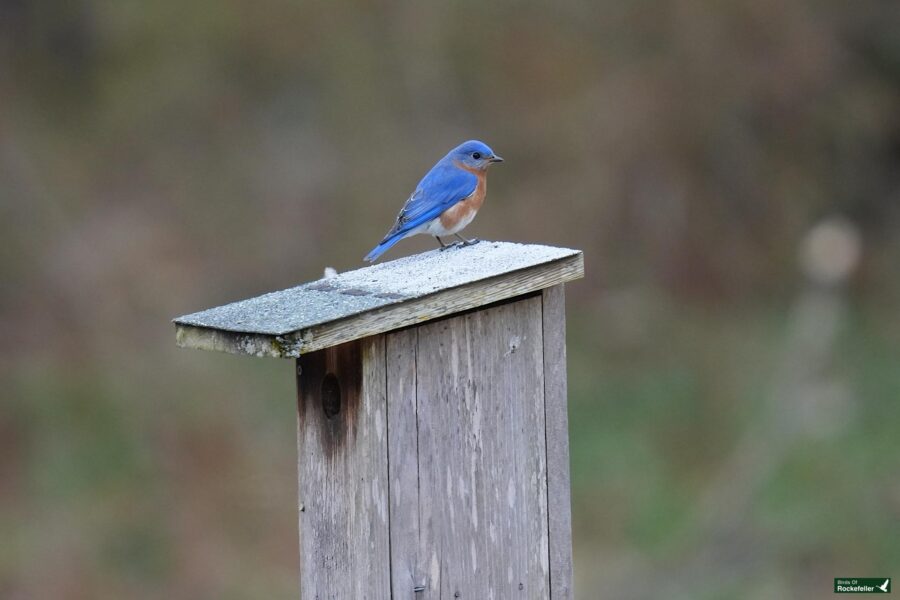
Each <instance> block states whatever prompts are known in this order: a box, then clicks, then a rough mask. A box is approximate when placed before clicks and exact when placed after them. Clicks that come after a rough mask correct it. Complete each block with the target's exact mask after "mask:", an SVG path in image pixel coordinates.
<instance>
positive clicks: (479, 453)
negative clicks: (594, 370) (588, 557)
mask: <svg viewBox="0 0 900 600" xmlns="http://www.w3.org/2000/svg"><path fill="white" fill-rule="evenodd" d="M541 304H542V302H541V297H540V296H535V297H531V298H527V299H523V300H520V301H516V302H511V303H508V304H503V305H500V306H497V307H492V308H488V309H485V310H481V311H476V312H474V313H468V314H466V315H460V316H458V317H453V318H450V319H445V320H440V321H437V322H434V323H430V324H426V325H423V326H421V327H419V328H417V329H418V343H417V349H416V390H415V396H416V407H417V410H416V423H417V427H416V428H415V432H414V433H415V436H416V441H415V444H413V442H412V440H408V439H401V440H396V441H394V440H392V442H391V448H397V449H398V450H396V451H395V452H394V453H392V456H394V459H395V460H396V459H397V456H396V452H399V451H402V450H401V449H402V448H412V447H413V446H414V445H415V447H416V448H417V449H418V465H417V473H418V477H417V478H418V486H417V487H416V486H413V485H411V484H410V482H409V481H405V482H403V485H392V487H391V504H392V506H393V507H395V510H394V511H393V512H392V514H391V528H392V530H394V535H393V537H392V553H393V556H394V569H395V578H394V580H395V582H397V581H400V582H401V583H404V579H405V578H407V577H409V575H408V574H409V573H410V572H412V573H413V575H412V578H413V579H414V580H417V578H419V577H421V578H422V579H423V580H422V581H421V585H423V586H425V589H424V590H423V591H422V592H421V593H420V594H419V595H417V596H415V597H416V598H424V599H438V598H456V597H458V598H477V599H480V600H491V599H497V600H500V599H507V598H548V597H549V591H550V590H549V585H550V581H549V579H550V572H549V568H550V567H549V534H548V515H547V508H548V507H547V488H546V481H547V465H546V457H547V450H546V446H545V443H546V440H545V437H544V382H543V371H544V359H543V351H542V337H543V331H542V315H541ZM399 343H403V344H404V348H406V349H405V350H404V352H402V353H397V354H389V355H388V362H391V361H392V360H398V361H401V360H408V359H409V350H408V347H409V344H410V340H409V339H408V338H406V339H404V340H403V341H402V342H401V341H399V340H398V344H399ZM396 371H397V367H394V368H392V370H391V372H396ZM407 377H408V375H407ZM389 389H391V390H392V391H393V390H394V389H396V388H394V387H393V386H390V385H389ZM402 390H403V393H404V394H405V398H406V399H405V403H406V406H407V410H408V406H409V403H410V399H409V396H410V393H409V391H408V381H407V383H406V384H405V385H404V386H402ZM394 401H395V398H394V396H391V398H390V400H389V402H394ZM391 425H393V422H392V423H391ZM389 435H390V436H391V437H392V438H393V437H394V436H401V437H408V436H411V435H413V429H412V427H411V425H410V424H409V423H408V420H407V421H406V424H405V425H404V426H402V427H390V428H389ZM401 468H409V467H401ZM394 481H396V479H394V478H392V483H393V482H394ZM414 506H415V507H416V514H409V513H410V512H411V511H412V510H413V507H414ZM404 516H405V518H403V517H404ZM400 557H403V558H401V559H400V562H398V558H400ZM405 589H407V588H404V590H405ZM394 591H395V593H397V592H398V590H397V589H396V584H395V590H394ZM396 597H398V598H409V597H411V596H409V595H407V594H406V593H405V592H404V593H402V594H397V596H396Z"/></svg>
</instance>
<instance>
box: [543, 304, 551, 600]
mask: <svg viewBox="0 0 900 600" xmlns="http://www.w3.org/2000/svg"><path fill="white" fill-rule="evenodd" d="M545 300H546V298H545V296H544V294H543V291H542V293H541V367H542V369H541V370H542V371H543V373H542V375H543V376H542V377H541V387H542V388H543V389H542V394H541V400H542V403H543V405H544V461H545V464H546V465H547V472H546V473H545V477H546V478H547V479H546V482H545V485H544V490H545V493H546V495H547V593H548V594H549V596H550V598H551V600H552V598H553V565H552V564H551V562H550V561H551V560H552V557H551V552H550V545H551V544H552V541H551V539H550V535H551V532H550V511H551V510H553V507H552V506H551V505H550V440H549V439H548V438H547V357H546V352H547V348H546V346H545V344H546V341H547V340H546V339H545V337H544V325H545V319H546V314H545V311H544V301H545Z"/></svg>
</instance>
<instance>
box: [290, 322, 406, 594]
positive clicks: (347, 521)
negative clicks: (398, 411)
mask: <svg viewBox="0 0 900 600" xmlns="http://www.w3.org/2000/svg"><path fill="white" fill-rule="evenodd" d="M384 344H385V340H384V336H374V337H371V338H367V339H365V340H359V341H354V342H350V343H347V344H342V345H340V346H336V347H333V348H329V349H327V350H322V351H319V352H316V353H313V354H308V355H306V356H304V357H302V358H300V359H299V360H298V361H297V368H298V375H297V385H298V405H297V408H298V420H297V451H298V456H299V460H298V468H297V471H298V476H299V508H300V512H299V525H300V588H301V597H302V598H305V599H320V600H325V599H335V600H344V599H346V598H360V599H367V598H369V599H372V600H382V599H384V598H390V597H391V591H390V568H389V561H390V541H389V535H388V530H389V509H388V469H387V421H386V419H387V407H386V397H385V361H384V358H385V354H384V352H385V346H384ZM326 407H328V411H327V412H326V410H325V408H326ZM335 409H337V412H335ZM328 414H331V415H332V416H331V417H329V416H327V415H328Z"/></svg>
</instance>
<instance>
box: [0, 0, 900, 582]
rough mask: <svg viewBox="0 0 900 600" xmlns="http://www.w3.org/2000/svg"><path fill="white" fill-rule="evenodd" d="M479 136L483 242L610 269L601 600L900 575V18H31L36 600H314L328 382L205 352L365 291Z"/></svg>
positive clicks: (15, 542)
mask: <svg viewBox="0 0 900 600" xmlns="http://www.w3.org/2000/svg"><path fill="white" fill-rule="evenodd" d="M471 137H478V138H481V139H484V140H485V141H487V142H488V143H489V144H491V145H492V146H493V147H494V148H495V149H496V150H497V152H499V153H500V154H502V155H503V156H504V157H505V158H506V163H505V164H504V165H503V166H502V167H501V168H498V169H496V170H495V171H494V172H493V174H492V176H491V187H490V193H489V200H488V202H487V204H486V205H485V209H484V210H483V211H482V214H480V215H479V218H478V219H477V220H476V222H475V223H473V225H471V226H470V228H469V229H468V230H467V232H469V233H472V234H474V235H477V236H479V237H482V238H487V239H503V240H515V241H527V242H541V243H549V244H558V245H565V246H571V247H577V248H582V249H584V251H585V256H586V266H587V274H588V276H587V278H586V279H585V280H584V281H581V282H578V283H576V284H574V285H571V286H569V289H568V296H569V325H570V340H569V361H570V363H569V371H570V407H571V449H572V477H573V507H574V519H575V536H576V537H575V542H576V563H577V564H576V578H577V583H578V594H579V597H580V598H585V599H592V598H597V597H614V598H617V597H625V598H627V597H635V598H647V597H661V596H664V597H672V598H720V597H740V598H771V597H796V598H807V597H809V598H814V597H821V596H823V595H824V594H826V593H828V594H830V593H831V592H830V589H831V581H832V578H833V577H838V576H868V575H881V574H887V575H892V574H895V573H893V571H892V569H896V566H897V565H900V541H898V540H900V535H898V534H900V525H898V524H900V518H898V517H900V437H898V436H897V435H896V429H897V424H898V423H900V403H898V400H900V311H898V310H897V308H898V301H900V279H898V277H897V274H898V271H897V265H898V264H900V235H898V233H900V209H898V204H900V3H897V2H893V1H891V0H858V1H857V2H853V3H844V2H835V1H831V0H827V1H822V0H818V1H815V2H814V1H812V0H793V1H789V2H771V1H762V2H760V1H759V0H725V1H722V2H718V3H710V2H704V1H702V0H656V1H650V0H639V1H636V2H630V3H620V2H611V1H608V0H601V1H598V2H586V1H583V0H566V1H560V2H552V3H551V2H546V1H533V2H509V1H500V2H492V3H476V2H470V1H459V2H451V3H442V4H431V3H412V2H361V1H356V2H300V3H287V2H279V1H272V0H270V1H265V2H247V1H240V0H226V1H220V2H209V1H198V2H190V3H176V2H171V1H162V2H155V3H143V2H133V1H121V2H116V3H102V2H94V1H87V0H80V1H77V2H60V1H58V0H56V1H54V0H38V1H35V2H26V1H25V0H0V239H2V240H3V241H2V243H0V273H2V277H0V378H2V379H0V383H2V388H3V390H4V392H3V400H2V404H0V539H2V540H3V543H0V597H2V598H11V599H18V598H67V599H68V598H71V599H81V598H85V599H95V598H119V597H128V598H173V599H178V598H185V599H188V598H190V599H197V598H247V597H269V598H276V597H277V598H281V597H284V598H288V597H294V596H295V595H296V594H295V589H296V572H295V571H296V564H297V556H296V552H297V550H296V532H295V528H294V526H293V525H294V523H295V522H296V521H295V519H296V514H295V501H296V496H295V481H294V475H293V474H294V472H295V458H294V447H295V446H294V427H295V421H294V418H295V417H294V402H293V397H294V390H293V378H292V377H291V372H292V368H291V365H290V364H289V363H287V362H277V361H266V360H250V359H240V358H236V357H231V356H224V355H212V354H207V353H200V352H187V351H179V350H177V349H176V348H174V339H173V335H172V327H171V325H170V323H169V319H170V318H171V317H173V316H175V315H178V314H184V313H186V312H190V311H192V310H196V309H200V308H204V307H207V306H212V305H216V304H220V303H223V302H225V301H229V300H234V299H238V298H241V297H246V296H250V295H255V294H257V293H260V292H263V291H269V290H272V289H280V288H284V287H288V286H290V285H294V284H296V283H298V282H300V281H304V280H309V279H312V278H317V277H319V276H320V275H321V272H322V269H323V268H324V267H325V266H333V267H335V268H337V269H339V270H344V269H349V268H356V267H358V266H361V257H362V256H363V255H364V254H365V253H366V252H367V251H368V250H369V249H370V247H371V246H372V245H373V244H374V243H375V242H376V241H377V240H378V239H380V236H381V235H382V234H383V232H384V230H385V229H386V228H387V227H388V226H389V225H390V222H391V219H392V218H393V216H394V215H395V214H396V211H397V209H398V207H399V205H400V204H401V203H402V201H403V200H404V199H405V198H406V195H407V194H408V193H409V192H410V190H411V188H412V187H413V186H414V184H415V182H416V181H417V180H418V178H419V177H420V176H421V175H422V173H423V172H424V171H425V170H426V169H427V168H428V167H429V166H430V165H431V164H432V163H433V162H434V161H435V160H436V159H437V158H439V157H440V156H441V155H443V153H444V152H446V150H447V149H448V148H449V147H451V146H453V145H455V144H456V143H458V142H459V141H462V140H464V139H467V138H471ZM834 216H841V217H843V218H844V219H846V220H847V222H849V223H851V224H852V227H853V228H854V231H856V232H857V233H858V235H859V237H860V240H861V245H862V258H861V261H860V262H859V265H858V268H857V269H856V271H855V272H854V273H853V274H852V275H851V276H850V277H849V279H847V280H846V281H845V282H844V283H843V284H842V285H839V286H837V287H834V288H829V289H828V290H822V289H819V288H818V287H817V286H816V285H814V284H812V283H810V282H809V281H808V280H807V278H805V277H804V275H803V274H802V273H801V270H800V269H799V268H798V261H797V252H798V250H799V248H800V247H801V245H802V243H803V240H804V238H805V237H806V236H807V234H808V232H809V231H810V229H811V228H812V227H813V226H814V225H815V224H816V223H819V222H820V221H821V220H822V219H826V218H831V217H834ZM431 245H432V242H431V241H430V240H426V239H414V240H408V241H404V242H402V243H401V244H400V245H398V247H397V248H396V249H395V250H392V251H391V253H390V254H389V255H388V257H387V258H391V257H395V256H398V255H400V254H404V253H413V252H417V251H419V250H422V249H425V248H429V247H430V246H431ZM829 256H831V255H829V254H827V253H826V259H827V258H828V257H829ZM810 290H813V291H812V292H811V291H810ZM816 290H818V291H816ZM809 293H813V294H816V293H820V294H826V295H828V297H829V298H833V299H835V301H836V302H837V304H836V306H837V307H838V310H837V312H835V315H836V316H835V321H834V324H835V326H836V327H837V334H836V336H835V337H834V338H833V339H829V340H827V341H826V342H822V343H821V344H820V345H819V346H814V348H815V349H817V352H818V353H820V354H821V356H819V354H815V355H813V354H812V353H811V354H810V356H808V357H807V356H806V355H805V354H804V353H803V352H799V353H798V352H796V351H794V350H792V348H793V347H794V346H792V343H793V342H792V340H794V341H796V340H798V339H799V340H800V341H801V342H802V341H803V336H802V335H798V334H796V333H795V330H796V329H797V328H798V327H799V326H797V323H801V322H805V321H804V319H806V318H807V317H804V314H805V313H804V310H806V309H804V307H805V306H806V304H804V303H803V301H802V298H803V297H805V296H804V294H809ZM823 327H824V321H823ZM801 329H802V328H801ZM801 347H803V346H801ZM798 364H799V365H800V366H801V367H803V368H801V369H799V371H802V373H803V378H802V380H801V379H799V378H795V372H794V370H792V368H788V367H786V365H798ZM795 379H796V381H795Z"/></svg>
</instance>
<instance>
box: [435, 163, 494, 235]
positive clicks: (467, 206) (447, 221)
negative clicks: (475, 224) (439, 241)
mask: <svg viewBox="0 0 900 600" xmlns="http://www.w3.org/2000/svg"><path fill="white" fill-rule="evenodd" d="M456 165H457V166H458V167H459V168H461V169H465V170H466V171H468V172H469V173H472V174H473V175H475V177H477V178H478V183H477V184H476V185H475V191H474V192H472V193H471V194H470V195H469V197H468V198H466V199H465V200H461V201H460V202H457V203H456V204H454V205H453V206H451V207H450V208H448V209H447V210H445V211H444V212H443V213H441V217H440V219H441V225H442V226H443V227H444V228H445V229H447V230H448V231H452V232H454V233H455V232H456V231H458V230H459V229H462V228H463V227H465V226H466V225H468V224H469V222H470V221H471V220H472V219H473V218H475V213H477V212H478V209H479V208H481V205H482V204H484V197H485V196H486V195H487V173H486V172H485V171H483V170H481V169H470V168H468V167H465V166H463V165H462V164H460V163H456Z"/></svg>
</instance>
